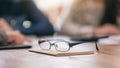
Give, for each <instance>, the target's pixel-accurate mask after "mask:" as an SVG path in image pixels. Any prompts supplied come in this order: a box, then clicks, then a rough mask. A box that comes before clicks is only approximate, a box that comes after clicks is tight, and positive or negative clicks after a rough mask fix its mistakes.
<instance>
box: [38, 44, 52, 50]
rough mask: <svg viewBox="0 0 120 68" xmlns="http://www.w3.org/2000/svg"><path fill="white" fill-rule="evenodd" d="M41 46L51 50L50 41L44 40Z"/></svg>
mask: <svg viewBox="0 0 120 68" xmlns="http://www.w3.org/2000/svg"><path fill="white" fill-rule="evenodd" d="M40 47H41V49H44V50H49V49H50V43H49V42H42V43H40Z"/></svg>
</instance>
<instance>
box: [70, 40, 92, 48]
mask: <svg viewBox="0 0 120 68" xmlns="http://www.w3.org/2000/svg"><path fill="white" fill-rule="evenodd" d="M87 42H92V41H80V42H72V43H69V45H70V47H72V46H75V45H78V44H82V43H87Z"/></svg>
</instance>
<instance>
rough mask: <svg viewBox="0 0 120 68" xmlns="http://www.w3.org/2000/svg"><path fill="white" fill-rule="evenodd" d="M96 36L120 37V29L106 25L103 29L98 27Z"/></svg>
mask: <svg viewBox="0 0 120 68" xmlns="http://www.w3.org/2000/svg"><path fill="white" fill-rule="evenodd" d="M94 35H95V36H107V35H120V29H119V28H117V27H115V26H113V25H111V24H106V25H104V26H102V27H98V28H96V29H95V30H94Z"/></svg>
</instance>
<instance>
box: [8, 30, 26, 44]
mask: <svg viewBox="0 0 120 68" xmlns="http://www.w3.org/2000/svg"><path fill="white" fill-rule="evenodd" d="M6 35H7V36H8V42H9V43H10V44H14V45H19V44H22V43H23V42H24V41H27V40H28V38H26V37H25V36H24V35H22V34H21V33H20V32H19V31H6Z"/></svg>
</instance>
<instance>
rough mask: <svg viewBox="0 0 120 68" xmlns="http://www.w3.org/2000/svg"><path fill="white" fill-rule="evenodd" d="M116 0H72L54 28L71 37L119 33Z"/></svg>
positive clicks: (119, 24)
mask: <svg viewBox="0 0 120 68" xmlns="http://www.w3.org/2000/svg"><path fill="white" fill-rule="evenodd" d="M117 3H118V0H74V1H71V2H70V4H69V6H67V7H65V8H64V10H63V14H62V15H61V16H60V18H59V19H58V21H57V23H56V28H57V30H58V31H60V32H61V33H63V34H66V35H69V36H71V37H91V36H103V35H119V34H120V29H119V28H120V23H119V22H117V20H116V18H117V5H118V4H117Z"/></svg>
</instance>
